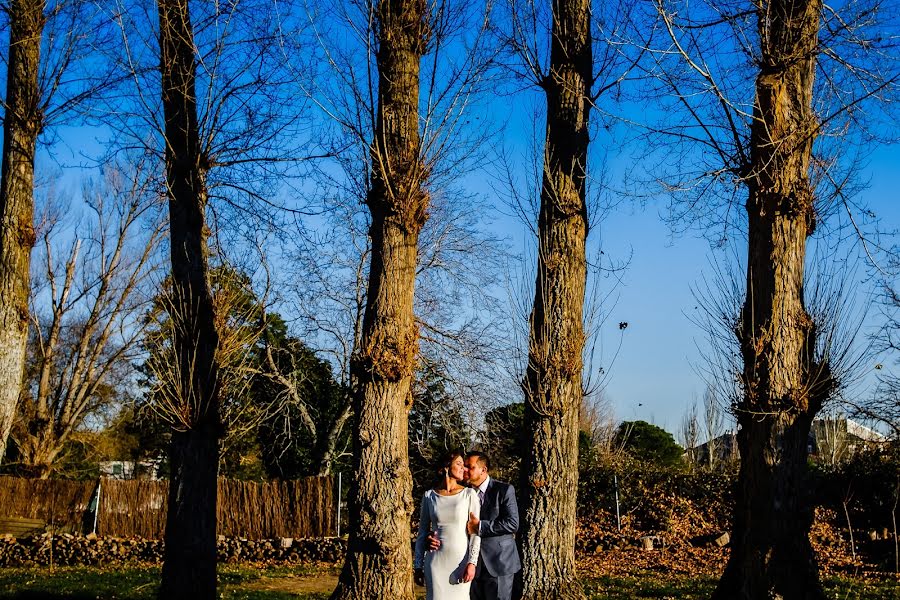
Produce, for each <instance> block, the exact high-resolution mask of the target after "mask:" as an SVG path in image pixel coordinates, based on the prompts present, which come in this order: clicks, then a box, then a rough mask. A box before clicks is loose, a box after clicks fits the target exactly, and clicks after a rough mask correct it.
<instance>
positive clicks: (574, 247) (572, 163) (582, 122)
mask: <svg viewBox="0 0 900 600" xmlns="http://www.w3.org/2000/svg"><path fill="white" fill-rule="evenodd" d="M592 75H593V73H592V57H591V28H590V2H589V0H555V1H554V2H553V32H552V46H551V51H550V74H549V76H548V77H547V78H546V80H545V81H544V83H543V88H544V91H545V92H546V95H547V134H546V135H547V138H546V142H545V144H546V145H545V150H544V176H543V182H542V188H541V208H540V215H539V217H538V265H537V280H536V283H535V294H534V307H533V309H532V313H531V322H530V327H531V332H530V340H529V348H528V367H527V371H526V374H525V382H524V387H525V399H526V402H525V431H526V435H527V440H526V443H525V455H524V461H523V467H522V475H521V477H522V483H521V486H520V490H521V492H522V493H523V494H524V507H525V512H524V518H523V519H522V535H521V546H522V555H523V564H524V573H523V598H525V599H528V600H532V599H544V598H548V599H549V598H554V599H557V598H583V597H584V593H583V591H582V589H581V586H580V585H579V584H578V582H577V580H576V578H575V494H574V493H573V490H575V489H577V487H578V413H579V410H580V407H581V400H582V387H581V371H582V351H583V348H584V326H583V322H582V318H583V315H582V312H583V308H584V292H585V279H586V273H587V267H586V265H587V262H586V258H585V240H586V238H587V232H588V221H587V206H586V201H585V184H586V169H587V150H588V118H589V114H590V86H591V82H592Z"/></svg>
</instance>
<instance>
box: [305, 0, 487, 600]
mask: <svg viewBox="0 0 900 600" xmlns="http://www.w3.org/2000/svg"><path fill="white" fill-rule="evenodd" d="M483 7H484V5H483V3H480V2H477V1H476V2H474V3H469V2H467V1H461V2H455V1H454V2H441V3H435V4H428V3H424V2H420V1H418V0H415V1H410V0H377V1H375V0H364V1H361V2H348V3H338V4H335V3H330V2H325V3H321V5H318V6H317V9H318V12H317V15H316V16H317V17H322V20H317V23H319V24H320V27H321V28H320V30H319V31H318V33H319V34H320V36H321V37H320V38H319V39H320V40H321V42H320V43H321V50H322V53H323V55H324V56H323V58H324V59H325V60H324V61H323V62H324V63H325V64H329V65H330V66H331V74H330V76H329V77H323V78H319V80H317V81H316V82H315V83H314V86H313V88H312V89H313V93H312V97H313V99H314V101H315V102H316V103H317V104H318V105H319V106H320V107H321V108H322V109H323V112H325V113H327V115H328V116H329V117H330V118H331V124H332V127H331V128H330V131H328V132H327V133H328V134H330V135H325V136H323V137H324V138H326V139H329V138H330V139H331V140H332V141H333V140H336V143H334V144H333V147H335V148H336V150H337V151H336V152H335V164H334V166H336V167H337V168H336V169H333V168H332V169H327V170H325V171H326V172H325V173H323V176H324V177H325V178H326V180H327V184H326V185H327V186H328V188H329V191H330V190H334V194H333V195H336V196H338V200H339V201H340V202H347V203H351V204H352V202H354V201H360V200H361V201H363V202H364V204H365V206H366V208H367V209H368V216H363V215H359V214H358V213H355V212H354V211H353V210H352V209H351V210H350V211H348V212H349V213H350V214H352V215H353V218H354V224H357V225H358V224H363V223H365V224H366V225H367V227H366V228H367V230H368V239H367V240H366V239H363V238H361V237H357V238H355V240H353V241H355V242H356V244H355V249H356V250H357V252H356V253H354V254H353V255H352V258H353V260H354V263H353V266H352V275H351V277H352V278H355V281H356V282H357V283H358V282H359V281H360V279H359V278H358V277H359V275H360V274H362V279H361V281H363V282H364V284H365V285H363V286H359V285H354V283H353V279H351V282H350V285H349V286H348V289H353V290H354V292H355V293H353V294H352V295H351V297H349V298H348V301H347V302H346V304H345V306H344V307H340V312H343V313H344V315H343V316H342V317H339V322H341V321H342V322H343V323H352V324H353V325H352V326H350V327H341V328H340V332H341V333H342V336H341V337H342V338H343V340H344V341H342V342H341V344H342V345H343V348H342V349H341V351H342V352H344V351H345V350H346V349H347V348H352V351H353V353H352V357H351V360H350V368H349V375H350V376H349V385H350V387H351V389H352V390H353V404H352V412H353V419H354V420H353V436H352V437H353V441H354V465H355V470H356V485H355V486H354V488H353V489H352V490H351V510H350V514H351V516H352V517H353V519H352V521H351V526H350V539H349V545H348V553H347V556H346V561H345V565H344V569H343V571H342V573H341V576H340V580H339V584H338V587H337V589H336V590H335V592H334V597H335V598H360V599H361V598H371V597H382V596H383V597H388V596H390V597H393V598H410V597H411V595H412V593H413V589H412V577H411V575H412V572H411V569H410V567H411V559H412V557H411V552H410V545H409V535H408V532H409V529H408V528H409V520H410V517H411V514H412V511H413V505H412V497H411V492H412V478H411V476H410V472H409V457H408V411H409V408H410V405H411V402H412V396H411V391H412V382H413V374H414V372H415V369H416V366H417V362H418V354H419V344H420V341H421V340H420V332H427V333H425V334H423V336H422V337H424V335H429V336H433V337H434V338H438V340H439V341H438V343H440V339H441V338H442V337H443V336H444V333H445V332H442V331H441V328H440V327H435V328H432V327H430V325H432V323H433V322H429V321H430V320H429V319H425V318H423V319H421V320H420V319H418V318H417V315H416V314H415V311H416V305H417V302H420V301H422V300H423V298H422V296H421V295H420V290H419V289H418V283H419V278H420V276H421V275H422V273H423V270H427V271H430V272H431V273H436V272H438V271H440V270H441V268H442V267H445V266H446V264H447V263H446V259H447V258H448V257H452V258H453V260H466V254H465V252H464V251H463V252H458V251H457V252H454V251H452V250H451V251H450V252H444V251H440V250H436V249H437V248H442V247H444V246H445V245H446V242H447V240H448V239H453V238H455V237H456V236H455V235H448V234H447V233H448V232H449V228H444V227H442V226H441V225H438V226H437V227H435V228H434V229H433V230H432V231H433V232H434V233H435V234H437V237H436V238H435V239H434V240H429V239H428V238H429V233H428V229H426V223H427V221H428V220H429V217H434V218H435V219H439V218H440V217H441V216H443V214H444V213H443V212H442V211H441V210H440V206H441V204H442V203H441V202H440V201H438V202H435V199H436V198H438V199H439V200H443V201H445V202H452V201H454V198H453V195H452V193H451V189H452V187H453V186H454V185H455V184H456V179H458V178H459V176H460V165H463V164H469V163H470V161H472V155H473V154H477V153H475V152H474V151H473V147H474V146H476V144H475V143H472V140H473V138H474V139H476V140H480V139H483V137H484V136H483V132H484V131H485V128H484V127H481V126H475V125H472V126H468V125H467V123H468V121H467V119H466V114H467V112H468V108H469V107H470V105H471V103H472V102H473V101H474V99H475V97H476V96H477V92H478V91H480V86H481V83H482V79H483V73H484V71H485V69H486V68H487V66H489V65H490V64H491V60H490V59H491V56H490V55H484V53H483V51H482V47H483V46H484V33H485V30H486V28H485V22H484V21H485V17H484V12H483V10H482V9H483ZM473 8H474V10H473ZM341 28H344V29H343V30H341ZM333 29H338V31H333ZM326 31H327V32H328V34H329V35H324V32H326ZM473 121H474V120H473ZM335 173H337V176H335ZM442 196H443V197H442ZM448 214H455V215H460V214H462V213H461V211H459V210H458V209H455V210H453V211H449V213H448ZM351 243H352V242H351ZM351 243H348V244H347V246H348V247H349V246H350V245H351ZM451 245H452V244H451ZM454 254H455V255H454ZM447 287H448V288H449V287H450V286H447ZM434 289H435V290H437V292H438V294H437V295H440V293H444V292H446V291H447V290H446V288H445V289H441V288H440V287H436V288H434ZM450 293H453V292H450ZM335 300H338V298H337V296H331V297H330V301H331V302H329V303H332V302H334V301H335ZM424 301H425V302H428V301H429V298H428V297H427V295H426V297H425V298H424ZM338 302H339V300H338ZM443 305H444V303H443V302H438V303H435V304H433V305H432V306H439V307H440V308H441V309H443ZM357 307H361V308H362V310H361V312H356V311H357ZM347 308H349V309H350V310H349V311H347V312H349V315H348V314H347V312H344V311H346V309H347ZM423 312H424V311H423ZM319 316H321V315H319ZM328 316H329V315H326V317H328ZM347 316H349V319H348V318H347ZM357 316H359V317H360V318H359V320H357V319H356V317H357ZM316 321H317V319H311V322H312V323H313V324H314V323H315V322H316ZM319 322H322V321H319ZM472 329H473V330H474V327H473V328H472ZM333 331H334V330H332V331H331V332H329V334H332V335H333ZM385 480H387V481H389V482H390V483H389V485H383V482H384V481H385Z"/></svg>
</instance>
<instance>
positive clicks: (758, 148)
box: [714, 0, 833, 600]
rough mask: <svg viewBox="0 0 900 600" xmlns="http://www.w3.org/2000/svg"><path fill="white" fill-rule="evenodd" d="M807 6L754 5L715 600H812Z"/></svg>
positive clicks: (811, 18)
mask: <svg viewBox="0 0 900 600" xmlns="http://www.w3.org/2000/svg"><path fill="white" fill-rule="evenodd" d="M821 11H822V4H821V2H820V1H818V0H805V1H794V0H778V1H775V2H763V3H762V5H761V7H760V8H759V11H758V29H759V38H760V42H761V48H760V50H761V54H760V62H761V68H760V71H759V74H758V75H757V78H756V106H755V110H754V122H753V126H752V131H751V144H752V148H751V161H752V165H751V171H750V173H749V174H748V177H747V183H748V187H749V198H748V201H747V217H748V224H749V229H748V234H749V235H748V242H749V248H748V260H747V296H746V299H745V302H744V307H743V311H742V314H741V323H740V331H739V336H740V342H741V351H742V355H743V361H744V372H743V377H744V390H743V391H744V396H743V398H742V400H741V403H740V405H739V406H738V407H737V420H738V425H739V431H738V445H739V448H740V454H741V468H740V474H739V481H738V493H737V506H736V509H735V514H734V525H733V536H732V550H731V555H730V557H729V561H728V565H727V567H726V569H725V573H724V575H723V577H722V579H721V581H720V582H719V585H718V588H717V590H716V592H715V596H714V597H715V598H717V599H721V600H725V599H728V600H758V599H760V598H784V599H785V600H799V599H816V600H818V599H822V598H824V597H825V596H824V594H823V592H822V588H821V585H820V583H819V577H818V567H817V565H816V560H815V556H814V554H813V551H812V547H811V545H810V542H809V528H810V526H811V524H812V509H811V505H810V503H809V502H808V491H807V488H806V480H805V474H806V461H807V438H808V435H809V430H810V425H811V423H812V420H813V418H814V416H815V414H816V412H817V411H818V410H819V409H820V408H821V406H822V403H823V401H824V399H826V398H827V396H828V395H829V393H830V392H831V389H832V386H833V383H832V378H831V374H830V371H829V369H828V365H827V364H816V363H815V358H814V356H815V351H814V350H815V339H816V331H815V326H814V324H813V321H812V319H811V318H810V316H809V315H808V313H807V312H806V309H805V305H804V295H803V281H804V260H805V256H806V240H807V238H808V237H809V235H810V234H811V233H812V231H813V228H814V227H815V210H814V206H813V200H814V189H813V187H812V184H811V182H810V178H809V173H810V160H811V156H812V145H813V139H814V134H815V128H816V125H817V122H816V118H815V115H814V113H813V109H812V96H813V79H814V76H815V69H816V51H817V36H818V28H819V18H820V13H821Z"/></svg>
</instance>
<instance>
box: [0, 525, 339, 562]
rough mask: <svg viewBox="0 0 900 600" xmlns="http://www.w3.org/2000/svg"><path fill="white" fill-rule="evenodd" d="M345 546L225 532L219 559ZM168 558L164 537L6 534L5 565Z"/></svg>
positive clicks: (306, 556)
mask: <svg viewBox="0 0 900 600" xmlns="http://www.w3.org/2000/svg"><path fill="white" fill-rule="evenodd" d="M345 547H346V542H345V541H344V540H342V539H340V538H309V539H300V540H295V539H291V538H275V539H270V540H248V539H246V538H224V537H221V536H220V537H219V540H218V553H219V554H218V559H219V561H220V562H266V563H272V562H296V563H299V562H328V563H337V562H340V561H342V560H343V557H344V550H345ZM162 558H163V542H162V540H148V539H144V538H117V537H105V536H100V537H98V536H96V535H92V534H91V535H87V536H82V535H72V534H57V535H51V534H49V533H43V534H39V535H35V536H29V537H24V538H15V537H12V536H9V535H7V536H2V537H0V567H18V566H34V565H50V564H54V565H108V564H116V563H126V562H140V563H159V562H162Z"/></svg>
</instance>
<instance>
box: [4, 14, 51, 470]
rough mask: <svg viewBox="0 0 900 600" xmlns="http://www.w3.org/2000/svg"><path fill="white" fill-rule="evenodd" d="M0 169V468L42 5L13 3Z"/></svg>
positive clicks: (29, 198) (29, 230) (20, 329)
mask: <svg viewBox="0 0 900 600" xmlns="http://www.w3.org/2000/svg"><path fill="white" fill-rule="evenodd" d="M8 17H9V54H8V56H7V74H6V112H5V114H4V117H3V158H2V161H3V164H2V167H0V169H2V171H0V462H2V461H3V457H4V455H5V454H6V442H7V440H8V439H9V434H10V430H11V429H12V424H13V417H14V416H15V411H16V404H17V402H18V400H19V392H20V390H21V386H22V375H23V373H24V369H25V349H26V344H27V341H28V292H29V285H30V283H29V282H30V273H29V269H30V265H31V248H32V246H34V240H35V235H34V154H35V147H36V146H37V138H38V135H39V134H40V132H41V128H42V126H43V115H42V114H41V93H40V88H39V87H38V72H39V70H40V60H41V35H42V33H43V29H44V2H43V0H12V1H11V2H10V3H9V7H8Z"/></svg>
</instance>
